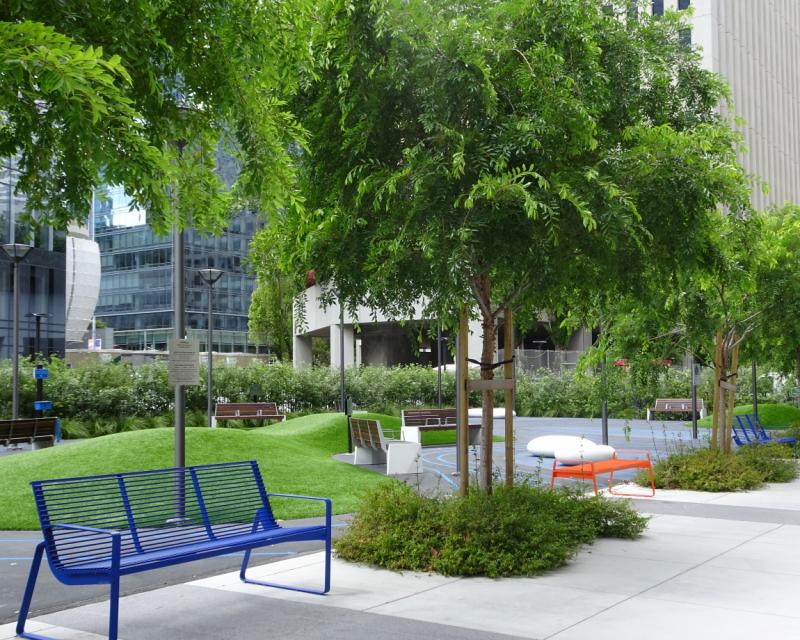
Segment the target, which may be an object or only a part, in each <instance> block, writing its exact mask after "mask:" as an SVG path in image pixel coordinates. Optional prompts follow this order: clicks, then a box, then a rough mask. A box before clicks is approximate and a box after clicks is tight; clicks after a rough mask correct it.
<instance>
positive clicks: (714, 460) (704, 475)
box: [637, 445, 797, 491]
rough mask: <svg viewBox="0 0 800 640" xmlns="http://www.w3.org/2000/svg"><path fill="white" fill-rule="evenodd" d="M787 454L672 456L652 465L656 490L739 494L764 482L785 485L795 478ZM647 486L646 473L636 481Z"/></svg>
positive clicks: (752, 450) (761, 450) (756, 450)
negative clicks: (737, 492) (738, 492)
mask: <svg viewBox="0 0 800 640" xmlns="http://www.w3.org/2000/svg"><path fill="white" fill-rule="evenodd" d="M790 456H791V451H790V449H789V448H788V447H785V446H782V445H759V446H757V447H742V448H740V449H738V450H736V451H735V452H733V453H727V454H726V453H722V452H721V451H720V450H719V449H695V450H693V451H684V452H679V453H673V454H672V455H670V456H668V457H667V458H665V459H662V460H659V461H658V462H656V463H655V464H654V465H653V472H654V474H655V483H656V488H658V489H689V490H693V491H743V490H747V489H755V488H756V487H759V486H761V485H762V484H763V483H764V482H789V481H790V480H793V479H794V478H796V477H797V465H796V464H795V462H794V460H791V459H787V458H790ZM637 482H638V483H639V484H641V485H643V486H646V485H648V484H649V478H648V476H647V474H646V473H642V474H640V475H639V476H638V477H637Z"/></svg>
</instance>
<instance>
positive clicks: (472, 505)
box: [335, 483, 647, 577]
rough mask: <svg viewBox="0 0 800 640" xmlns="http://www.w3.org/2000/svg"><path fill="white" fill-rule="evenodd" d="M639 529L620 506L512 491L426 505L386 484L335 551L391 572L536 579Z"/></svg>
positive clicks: (533, 490) (563, 494)
mask: <svg viewBox="0 0 800 640" xmlns="http://www.w3.org/2000/svg"><path fill="white" fill-rule="evenodd" d="M646 522H647V520H646V518H644V517H642V516H640V515H639V514H638V513H636V511H634V510H633V508H632V507H630V505H629V504H628V503H625V502H616V501H607V500H603V499H601V498H596V497H585V496H583V495H580V494H578V493H574V492H568V491H566V490H558V491H548V490H546V489H544V488H542V487H538V486H531V485H518V486H515V487H512V488H507V487H497V488H495V490H494V492H493V493H492V494H486V493H483V492H479V491H473V492H471V493H470V494H469V495H468V496H466V497H434V498H429V497H424V496H420V495H418V494H417V493H415V492H414V491H413V489H411V488H410V487H408V486H407V485H403V484H399V483H391V484H382V485H380V486H378V487H376V488H375V489H374V490H372V491H371V492H370V493H368V494H367V495H366V496H365V498H364V500H363V502H362V504H361V507H360V509H359V510H358V513H357V514H356V516H355V518H354V519H353V522H352V523H351V525H350V527H349V529H348V530H347V532H346V533H345V534H344V535H343V536H342V537H340V538H339V539H337V540H336V542H335V545H336V551H337V553H338V554H339V556H341V557H342V558H344V559H346V560H351V561H353V562H364V563H368V564H372V565H378V566H381V567H385V568H387V569H392V570H410V571H436V572H438V573H442V574H444V575H451V576H454V575H463V576H472V575H485V576H489V577H497V576H511V575H536V574H539V573H542V572H544V571H547V570H548V569H553V568H555V567H558V566H561V565H563V564H565V563H566V562H567V561H568V560H569V559H570V558H572V557H573V556H574V555H575V553H576V552H577V550H578V548H579V547H580V545H582V544H587V543H590V542H592V541H593V540H595V539H596V538H597V537H598V536H603V537H620V538H636V537H638V536H639V535H640V534H641V532H642V531H643V530H644V528H645V526H646Z"/></svg>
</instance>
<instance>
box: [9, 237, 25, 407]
mask: <svg viewBox="0 0 800 640" xmlns="http://www.w3.org/2000/svg"><path fill="white" fill-rule="evenodd" d="M30 250H31V246H30V245H27V244H4V245H3V251H5V252H6V254H8V257H9V258H11V270H12V272H13V274H14V275H13V281H14V298H13V300H14V311H13V323H14V325H13V333H14V339H13V347H12V348H13V349H14V353H13V363H14V364H13V373H12V382H11V419H12V420H16V419H17V418H18V417H19V263H20V262H22V261H23V260H24V259H25V256H27V255H28V251H30Z"/></svg>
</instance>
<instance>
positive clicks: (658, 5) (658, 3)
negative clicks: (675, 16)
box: [653, 0, 664, 16]
mask: <svg viewBox="0 0 800 640" xmlns="http://www.w3.org/2000/svg"><path fill="white" fill-rule="evenodd" d="M653 15H654V16H663V15H664V0H653Z"/></svg>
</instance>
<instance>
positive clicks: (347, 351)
mask: <svg viewBox="0 0 800 640" xmlns="http://www.w3.org/2000/svg"><path fill="white" fill-rule="evenodd" d="M330 330H331V367H335V368H337V369H338V368H339V365H340V360H339V351H340V350H341V347H340V344H339V325H338V324H332V325H331V327H330ZM355 356H356V334H355V331H353V325H351V324H350V325H347V324H346V325H344V366H345V367H352V366H353V364H354V363H355Z"/></svg>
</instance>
